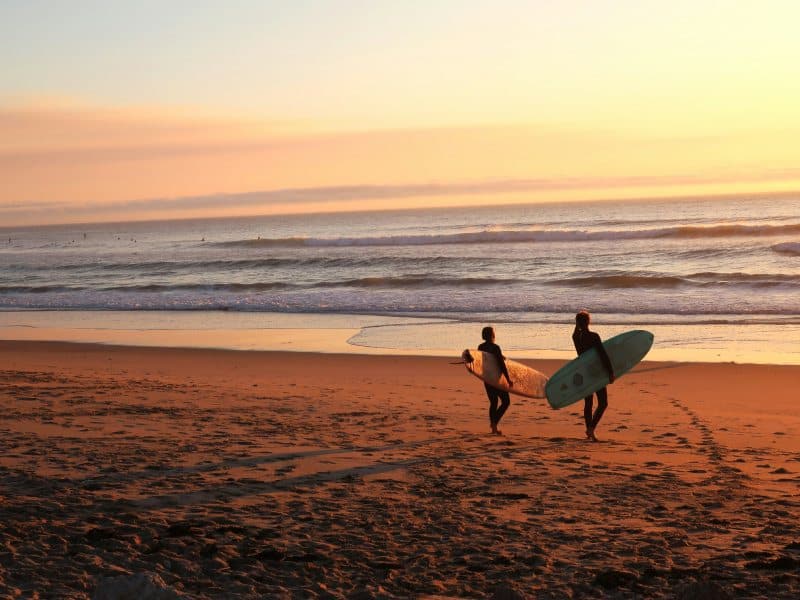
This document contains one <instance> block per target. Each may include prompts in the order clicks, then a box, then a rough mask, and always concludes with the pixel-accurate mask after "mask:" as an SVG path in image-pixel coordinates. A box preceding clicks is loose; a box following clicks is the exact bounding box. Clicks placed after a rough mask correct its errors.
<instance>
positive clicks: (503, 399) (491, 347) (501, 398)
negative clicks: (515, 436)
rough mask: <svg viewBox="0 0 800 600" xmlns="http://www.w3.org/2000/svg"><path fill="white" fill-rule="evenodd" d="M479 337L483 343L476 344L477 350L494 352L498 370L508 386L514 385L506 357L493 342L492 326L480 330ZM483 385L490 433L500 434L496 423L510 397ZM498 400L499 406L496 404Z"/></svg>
mask: <svg viewBox="0 0 800 600" xmlns="http://www.w3.org/2000/svg"><path fill="white" fill-rule="evenodd" d="M481 337H482V338H483V343H482V344H481V345H480V346H478V350H481V351H482V352H488V353H489V354H494V355H495V356H496V357H497V360H498V362H499V364H500V371H501V372H502V374H503V375H504V376H505V378H506V381H508V385H509V387H514V382H513V381H511V377H510V376H509V374H508V369H507V368H506V358H505V356H503V351H502V350H501V349H500V346H498V345H497V344H495V343H494V328H493V327H484V328H483V330H482V331H481ZM483 386H484V387H485V388H486V395H487V396H488V397H489V423H490V424H491V426H492V433H494V434H495V435H501V434H502V432H501V431H500V430H499V429H498V428H497V425H498V424H499V423H500V419H502V418H503V415H504V414H505V413H506V411H507V410H508V407H509V406H510V405H511V399H510V398H509V397H508V392H506V391H505V390H499V389H497V388H495V387H492V386H490V385H489V384H488V383H484V384H483ZM498 402H500V406H499V407H498V406H497V403H498Z"/></svg>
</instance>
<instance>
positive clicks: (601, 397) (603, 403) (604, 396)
mask: <svg viewBox="0 0 800 600" xmlns="http://www.w3.org/2000/svg"><path fill="white" fill-rule="evenodd" d="M606 408H608V392H607V391H606V388H603V389H600V390H597V410H596V411H594V416H593V417H592V435H591V438H592V440H593V441H595V442H596V441H597V438H596V437H595V436H594V430H595V428H596V427H597V424H598V423H599V422H600V419H602V418H603V413H604V412H606Z"/></svg>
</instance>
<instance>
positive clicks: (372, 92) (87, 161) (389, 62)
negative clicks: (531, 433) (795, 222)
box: [0, 0, 800, 225]
mask: <svg viewBox="0 0 800 600" xmlns="http://www.w3.org/2000/svg"><path fill="white" fill-rule="evenodd" d="M798 22H800V3H797V2H794V1H788V0H762V1H751V0H740V1H737V2H730V1H725V2H721V1H720V2H717V1H712V0H693V1H685V0H670V1H666V0H665V1H659V2H655V1H648V0H636V1H633V0H616V1H607V0H583V1H577V0H564V1H561V2H551V1H541V2H537V1H534V0H527V1H521V0H520V1H517V0H492V1H482V0H481V1H479V0H428V1H426V2H421V1H420V2H416V1H408V2H401V1H399V0H398V1H388V0H383V1H382V0H372V1H357V0H330V1H321V0H318V1H311V0H293V1H292V2H284V1H281V2H270V1H265V0H260V1H256V0H252V1H250V0H226V1H225V2H222V1H219V2H212V1H210V0H193V1H188V0H187V1H184V0H173V1H171V2H160V1H159V2H155V1H151V0H139V1H137V2H119V1H115V0H104V1H95V0H76V1H74V2H66V1H62V0H51V1H41V0H26V1H17V0H0V225H15V224H44V223H51V222H86V221H102V220H120V219H149V218H174V217H195V216H198V217H199V216H213V215H240V214H267V213H274V212H307V211H327V210H358V209H365V208H370V209H371V208H399V207H414V206H419V205H451V204H488V203H497V204H500V203H508V202H536V201H568V200H587V199H596V198H623V197H643V196H661V197H664V196H667V197H671V196H679V195H687V194H719V193H753V192H759V193H760V192H772V191H786V190H800V162H798V160H797V157H799V156H800V36H798V35H797V34H796V24H797V23H798Z"/></svg>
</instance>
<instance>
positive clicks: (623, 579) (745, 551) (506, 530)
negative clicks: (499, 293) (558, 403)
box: [0, 342, 800, 599]
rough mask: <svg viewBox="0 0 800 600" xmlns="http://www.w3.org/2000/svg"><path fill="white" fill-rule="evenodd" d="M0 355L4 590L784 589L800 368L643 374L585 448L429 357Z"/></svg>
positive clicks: (795, 482)
mask: <svg viewBox="0 0 800 600" xmlns="http://www.w3.org/2000/svg"><path fill="white" fill-rule="evenodd" d="M454 354H455V355H456V356H457V354H458V353H457V352H454ZM0 359H1V361H2V362H0V365H2V367H0V429H2V431H1V432H0V444H2V452H0V481H2V485H1V486H0V533H1V535H0V592H1V593H0V597H14V596H20V597H25V598H30V597H35V596H36V595H37V594H39V595H40V596H41V597H48V598H49V597H58V598H93V597H94V598H120V597H122V596H123V593H124V592H131V594H133V597H140V598H229V597H235V598H365V599H366V598H399V597H411V598H417V597H426V596H443V597H456V598H492V597H495V598H501V597H502V598H519V597H528V598H568V597H573V598H577V597H613V598H634V597H639V598H641V597H647V598H685V599H688V598H727V597H731V598H791V597H797V596H799V595H800V533H799V532H798V527H797V523H798V517H800V495H799V494H800V411H799V410H798V408H797V402H798V400H797V386H798V384H800V367H796V366H769V365H735V364H700V363H653V362H650V363H644V364H642V365H640V366H639V368H637V369H636V370H635V371H633V372H632V373H630V374H628V375H626V376H625V377H623V378H621V379H620V380H619V381H618V382H616V383H615V384H614V385H613V386H611V387H610V388H609V397H610V398H609V401H610V406H609V409H608V411H607V412H606V415H605V417H604V418H603V421H602V423H601V425H600V427H599V428H598V432H597V433H598V436H599V437H600V439H601V440H602V441H601V442H600V443H591V442H588V441H586V440H585V438H584V428H583V423H582V404H576V405H573V406H572V407H569V408H567V409H562V410H560V411H553V410H551V409H549V408H548V407H547V404H546V402H545V401H544V400H532V399H525V398H520V397H516V396H512V405H511V408H510V409H509V411H508V413H507V415H506V417H505V418H504V420H503V422H502V423H501V429H502V430H503V433H504V435H502V436H492V435H490V434H489V433H488V429H489V428H488V416H487V404H488V403H487V401H486V399H485V395H484V392H483V389H482V386H481V384H480V382H479V381H478V380H476V379H475V378H473V377H471V376H470V375H468V374H467V373H466V371H465V370H464V369H463V367H460V366H457V365H450V364H448V362H449V361H448V359H444V358H435V357H407V356H397V357H393V356H360V355H337V354H325V355H322V354H301V353H280V352H234V351H215V350H182V349H160V348H123V347H110V346H101V345H80V344H60V343H43V342H0ZM452 360H455V358H454V359H452ZM521 362H525V363H527V364H530V365H531V366H534V367H535V368H537V369H539V370H541V371H543V372H545V373H546V374H551V373H552V372H553V371H555V369H556V368H557V367H558V366H560V365H561V364H562V361H536V360H523V361H521Z"/></svg>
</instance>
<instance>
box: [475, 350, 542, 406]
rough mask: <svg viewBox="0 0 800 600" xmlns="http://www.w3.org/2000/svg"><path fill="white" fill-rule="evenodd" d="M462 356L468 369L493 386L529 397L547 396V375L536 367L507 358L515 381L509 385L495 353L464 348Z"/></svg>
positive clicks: (509, 372)
mask: <svg viewBox="0 0 800 600" xmlns="http://www.w3.org/2000/svg"><path fill="white" fill-rule="evenodd" d="M461 358H462V359H463V360H464V365H465V366H466V367H467V371H469V372H470V373H472V374H473V375H474V376H475V377H477V378H478V379H480V380H481V381H483V382H484V383H488V384H489V385H490V386H492V387H495V388H497V389H499V390H505V391H506V392H509V393H511V394H517V395H518V396H526V397H528V398H544V397H545V394H544V386H545V384H547V376H546V375H544V374H543V373H539V371H537V370H536V369H531V368H530V367H528V366H526V365H523V364H522V363H518V362H516V361H514V360H509V359H506V368H507V369H508V374H509V375H511V381H513V382H514V387H509V386H508V382H507V381H506V378H505V377H503V376H502V375H501V373H502V371H500V364H499V361H498V359H497V357H496V356H495V355H494V354H490V353H488V352H483V351H481V350H474V349H470V350H464V352H462V353H461Z"/></svg>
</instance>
